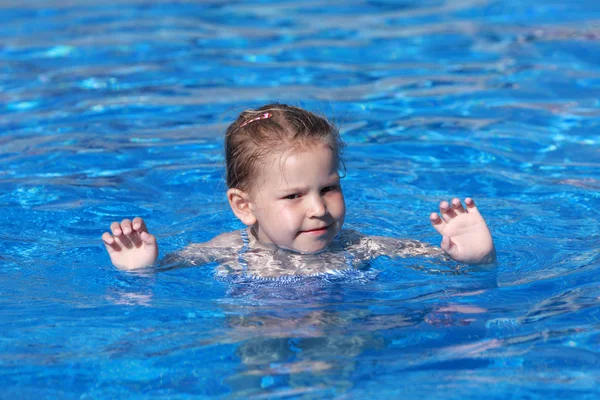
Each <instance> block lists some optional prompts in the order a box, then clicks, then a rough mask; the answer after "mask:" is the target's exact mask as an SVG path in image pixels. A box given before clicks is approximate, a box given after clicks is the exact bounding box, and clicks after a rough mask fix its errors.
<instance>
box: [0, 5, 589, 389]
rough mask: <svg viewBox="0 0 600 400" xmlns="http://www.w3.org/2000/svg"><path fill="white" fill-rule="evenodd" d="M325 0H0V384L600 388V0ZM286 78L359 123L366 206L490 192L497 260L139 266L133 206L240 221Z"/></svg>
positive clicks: (364, 216) (201, 222)
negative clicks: (290, 272)
mask: <svg viewBox="0 0 600 400" xmlns="http://www.w3.org/2000/svg"><path fill="white" fill-rule="evenodd" d="M322 3H324V2H313V1H300V2H298V1H258V2H257V1H252V2H229V1H212V2H192V1H178V2H167V1H152V0H149V1H141V0H135V1H131V0H127V1H126V0H117V1H111V2H103V1H98V0H82V1H77V2H66V1H58V0H46V1H41V0H39V1H34V0H26V1H24V2H14V1H8V0H0V20H2V21H3V22H2V28H1V29H0V388H1V389H0V398H2V399H19V400H22V399H36V400H40V399H56V398H60V399H104V398H105V399H112V398H131V399H152V398H157V399H158V398H161V399H162V398H165V399H186V398H234V399H235V398H239V399H247V398H248V399H279V398H285V399H288V398H294V399H296V398H298V399H313V398H314V399H318V398H332V399H394V398H398V399H399V398H402V399H425V398H426V399H479V398H482V396H483V395H484V394H485V398H486V399H506V398H514V399H517V398H522V399H549V398H550V399H552V398H557V399H563V398H569V399H571V398H577V399H597V398H599V397H600V389H599V388H600V385H599V383H600V217H599V213H598V210H600V126H599V124H600V107H599V101H598V99H599V98H600V3H599V2H597V1H595V0H581V1H573V2H566V1H558V0H528V1H526V0H523V1H486V0H469V1H462V0H460V1H459V0H447V1H442V0H439V1H436V0H428V1H400V0H398V1H366V0H365V1H358V0H345V1H337V0H333V1H328V2H326V3H327V5H326V6H325V5H323V4H322ZM270 101H280V102H284V103H288V104H293V105H300V106H303V107H305V108H308V109H309V110H312V111H316V112H320V113H322V114H325V115H326V116H328V117H329V118H330V119H332V120H333V121H334V122H335V123H337V124H338V125H339V126H340V128H341V132H342V136H343V138H344V140H345V141H346V142H347V145H348V147H347V150H346V153H345V157H344V159H345V164H346V166H347V170H348V171H347V175H346V177H345V178H344V180H343V185H344V191H345V195H346V201H347V206H348V214H347V217H346V226H347V227H348V228H352V229H356V230H359V231H361V232H363V233H366V234H374V235H383V236H393V237H399V238H412V239H417V240H421V241H424V242H428V243H432V244H438V243H439V241H440V238H439V237H438V235H437V233H436V232H435V230H434V229H433V228H432V227H431V226H430V225H429V221H428V215H429V213H430V212H432V211H436V209H437V204H438V203H439V201H441V200H449V199H451V198H452V197H454V196H458V197H460V198H465V197H467V196H472V197H473V198H475V200H476V201H477V204H478V206H479V208H480V210H481V212H482V213H483V214H484V216H485V217H486V220H487V222H488V224H489V225H490V228H491V230H492V234H493V236H494V238H495V243H496V247H497V250H498V268H497V270H495V271H492V272H478V271H472V270H465V269H457V268H455V267H456V265H454V264H452V263H437V262H432V261H431V260H426V259H419V258H415V259H410V258H407V259H389V258H380V259H377V260H376V261H375V262H374V263H373V265H372V266H371V267H372V269H373V270H376V271H377V274H374V275H373V276H370V277H369V278H368V279H367V278H365V279H357V280H354V281H340V282H331V283H330V284H327V285H298V286H293V285H290V286H289V287H285V288H276V289H274V288H272V287H268V286H265V287H253V289H252V290H247V288H245V287H243V285H236V284H229V283H227V282H222V281H218V280H215V279H214V276H213V273H214V268H215V265H207V266H204V267H196V268H178V269H171V270H167V271H161V272H156V273H150V272H147V273H126V272H122V271H119V270H117V269H116V268H114V267H113V266H112V265H111V264H110V260H109V258H108V256H107V254H106V253H105V251H104V248H103V246H102V242H101V240H100V236H101V235H102V233H103V232H104V231H106V230H108V227H109V225H110V223H111V222H112V221H114V220H121V219H123V218H126V217H133V216H136V215H138V216H141V217H144V218H145V219H146V221H147V223H148V225H149V227H150V229H151V231H152V232H153V233H155V234H156V235H157V237H158V239H159V242H160V245H161V256H164V255H165V254H168V253H171V252H174V251H177V250H178V249H181V248H183V247H184V246H185V245H187V244H188V243H191V242H200V241H206V240H208V239H210V238H212V237H213V236H215V235H217V234H219V233H222V232H225V231H230V230H234V229H239V228H241V224H240V223H239V222H238V221H237V220H236V219H235V217H234V216H233V214H232V213H231V211H230V210H229V207H228V205H227V202H226V198H225V190H226V185H225V183H224V179H223V178H224V170H223V164H224V162H223V161H224V160H223V148H222V138H223V133H224V129H225V127H226V126H227V125H228V123H229V122H231V120H232V119H233V118H235V117H236V116H237V114H238V113H239V112H240V111H241V110H243V109H245V108H249V107H255V106H259V105H262V104H264V103H267V102H270Z"/></svg>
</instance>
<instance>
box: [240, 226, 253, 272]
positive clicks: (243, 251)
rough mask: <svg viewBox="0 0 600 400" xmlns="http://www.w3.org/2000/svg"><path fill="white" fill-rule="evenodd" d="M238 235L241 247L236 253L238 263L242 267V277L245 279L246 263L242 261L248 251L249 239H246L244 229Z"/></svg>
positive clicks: (246, 235)
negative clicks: (240, 237)
mask: <svg viewBox="0 0 600 400" xmlns="http://www.w3.org/2000/svg"><path fill="white" fill-rule="evenodd" d="M240 234H241V236H242V243H243V246H242V248H241V249H240V251H238V263H239V264H240V265H241V266H242V276H243V277H244V278H245V277H246V275H247V274H248V263H247V262H246V260H245V259H244V254H246V253H247V252H248V250H249V249H250V239H249V238H248V232H247V231H246V229H245V228H244V229H242V230H241V231H240Z"/></svg>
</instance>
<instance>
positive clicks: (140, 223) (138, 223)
mask: <svg viewBox="0 0 600 400" xmlns="http://www.w3.org/2000/svg"><path fill="white" fill-rule="evenodd" d="M131 225H132V226H133V229H134V230H135V231H136V232H138V233H142V232H148V228H146V223H145V222H144V220H143V219H141V218H140V217H135V218H134V219H133V222H132V223H131Z"/></svg>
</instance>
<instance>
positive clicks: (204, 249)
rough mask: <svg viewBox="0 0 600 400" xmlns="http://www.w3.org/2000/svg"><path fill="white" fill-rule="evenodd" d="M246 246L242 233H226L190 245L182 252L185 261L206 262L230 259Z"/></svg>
mask: <svg viewBox="0 0 600 400" xmlns="http://www.w3.org/2000/svg"><path fill="white" fill-rule="evenodd" d="M243 246H244V241H243V239H242V235H241V234H240V231H232V232H225V233H222V234H220V235H218V236H215V237H214V238H212V239H211V240H209V241H207V242H202V243H190V244H189V245H187V246H186V247H185V248H184V249H183V250H181V251H180V253H179V254H180V256H182V257H183V258H184V259H188V260H193V259H202V260H204V261H206V262H208V261H216V260H218V259H220V258H223V257H229V256H231V254H232V253H236V252H238V251H239V250H240V249H241V248H242V247H243Z"/></svg>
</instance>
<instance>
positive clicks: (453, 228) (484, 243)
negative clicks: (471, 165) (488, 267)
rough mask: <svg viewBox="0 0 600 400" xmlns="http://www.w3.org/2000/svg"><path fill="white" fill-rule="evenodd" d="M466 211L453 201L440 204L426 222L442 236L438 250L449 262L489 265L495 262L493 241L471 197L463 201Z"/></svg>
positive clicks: (456, 200)
mask: <svg viewBox="0 0 600 400" xmlns="http://www.w3.org/2000/svg"><path fill="white" fill-rule="evenodd" d="M465 205H466V207H467V208H466V209H465V208H464V207H463V205H462V203H461V201H460V200H459V199H457V198H454V199H452V202H451V203H450V204H449V203H448V202H447V201H442V202H441V203H440V214H441V217H440V215H438V213H431V215H430V216H429V220H430V221H431V224H432V225H433V227H434V228H435V229H436V230H437V231H438V232H439V233H440V235H442V243H441V245H440V247H441V248H442V250H444V251H445V252H446V253H447V254H448V255H449V256H450V257H451V258H452V259H454V260H456V261H458V262H464V263H468V264H489V263H493V262H495V261H496V250H495V248H494V241H493V240H492V235H491V234H490V230H489V229H488V226H487V224H486V223H485V220H484V219H483V217H482V216H481V214H480V213H479V210H477V207H476V206H475V202H474V201H473V199H471V198H466V199H465Z"/></svg>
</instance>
